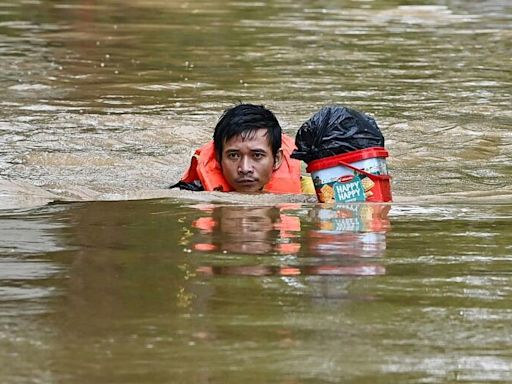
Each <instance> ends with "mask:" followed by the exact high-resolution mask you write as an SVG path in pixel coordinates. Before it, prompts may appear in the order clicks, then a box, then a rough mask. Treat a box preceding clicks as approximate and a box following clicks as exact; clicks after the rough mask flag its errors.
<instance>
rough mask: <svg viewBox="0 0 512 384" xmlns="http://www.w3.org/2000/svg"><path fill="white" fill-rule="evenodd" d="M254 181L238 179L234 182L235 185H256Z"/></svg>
mask: <svg viewBox="0 0 512 384" xmlns="http://www.w3.org/2000/svg"><path fill="white" fill-rule="evenodd" d="M256 181H257V180H256V179H249V178H245V179H238V180H237V181H236V182H237V184H254V183H256Z"/></svg>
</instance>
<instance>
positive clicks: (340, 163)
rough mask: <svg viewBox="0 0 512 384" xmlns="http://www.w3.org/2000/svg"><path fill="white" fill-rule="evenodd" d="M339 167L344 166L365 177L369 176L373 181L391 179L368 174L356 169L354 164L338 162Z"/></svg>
mask: <svg viewBox="0 0 512 384" xmlns="http://www.w3.org/2000/svg"><path fill="white" fill-rule="evenodd" d="M338 163H339V165H342V166H344V167H346V168H350V169H351V170H353V171H356V172H358V173H361V174H363V175H365V176H368V177H369V178H370V179H372V180H379V179H387V178H389V175H374V174H373V173H370V172H366V171H365V170H364V169H360V168H357V167H354V166H353V165H352V164H349V163H345V162H344V161H341V160H338Z"/></svg>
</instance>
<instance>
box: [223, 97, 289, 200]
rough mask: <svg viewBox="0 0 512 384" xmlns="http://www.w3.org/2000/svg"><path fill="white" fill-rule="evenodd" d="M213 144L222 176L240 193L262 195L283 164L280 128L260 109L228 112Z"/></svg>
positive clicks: (243, 106)
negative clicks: (266, 185) (257, 193)
mask: <svg viewBox="0 0 512 384" xmlns="http://www.w3.org/2000/svg"><path fill="white" fill-rule="evenodd" d="M213 141H214V146H215V155H216V157H217V160H218V161H219V163H220V165H221V168H222V173H223V175H224V177H225V178H226V180H227V182H228V183H229V184H230V185H231V186H232V187H233V188H234V189H235V190H236V191H237V192H258V191H261V190H262V189H263V187H264V186H265V184H267V183H268V182H269V180H270V177H271V176H272V172H273V171H274V170H276V169H277V168H279V166H280V165H281V162H282V149H281V126H280V125H279V122H278V121H277V119H276V117H275V116H274V114H273V113H272V112H271V111H269V110H268V109H266V108H265V107H263V106H261V105H253V104H239V105H237V106H235V107H233V108H230V109H228V110H226V111H225V112H224V114H223V115H222V117H221V118H220V120H219V122H218V123H217V126H216V127H215V132H214V135H213Z"/></svg>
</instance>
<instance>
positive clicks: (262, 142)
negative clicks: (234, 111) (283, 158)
mask: <svg viewBox="0 0 512 384" xmlns="http://www.w3.org/2000/svg"><path fill="white" fill-rule="evenodd" d="M252 142H254V145H257V146H258V147H262V146H264V147H266V149H270V147H271V144H270V137H269V135H268V131H267V130H266V129H265V128H261V129H254V130H247V131H244V132H242V133H240V134H237V135H234V136H233V137H231V138H229V139H226V140H224V145H228V146H229V145H236V144H241V143H246V144H249V145H250V144H253V143H252Z"/></svg>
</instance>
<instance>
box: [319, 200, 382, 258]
mask: <svg viewBox="0 0 512 384" xmlns="http://www.w3.org/2000/svg"><path fill="white" fill-rule="evenodd" d="M390 208H391V206H390V205H389V204H335V205H333V206H332V207H331V208H322V209H318V210H317V211H316V212H315V213H316V214H315V215H314V217H313V223H314V227H316V229H315V230H313V231H311V240H310V243H309V247H310V251H311V252H313V253H314V254H317V255H322V256H334V255H344V256H352V257H353V256H357V257H380V256H382V255H383V254H384V252H385V250H386V232H388V231H389V230H390V228H391V225H390V222H389V219H388V213H389V210H390Z"/></svg>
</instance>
